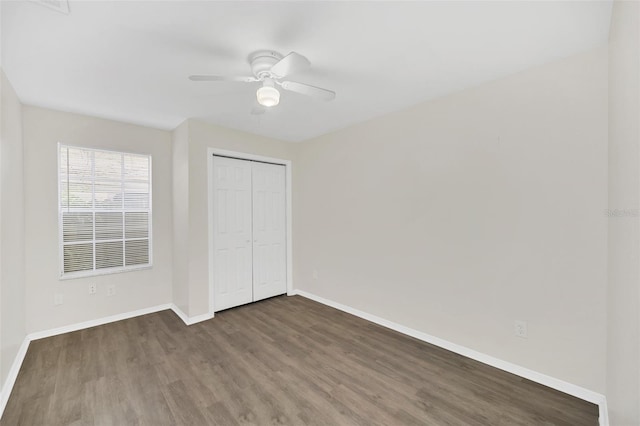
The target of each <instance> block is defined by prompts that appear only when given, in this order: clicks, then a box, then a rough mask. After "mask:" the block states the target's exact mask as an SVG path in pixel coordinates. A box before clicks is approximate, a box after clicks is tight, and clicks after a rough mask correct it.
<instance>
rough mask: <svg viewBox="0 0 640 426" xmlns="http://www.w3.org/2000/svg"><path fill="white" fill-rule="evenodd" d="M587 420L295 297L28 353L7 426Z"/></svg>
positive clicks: (58, 341)
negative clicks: (190, 321) (201, 319)
mask: <svg viewBox="0 0 640 426" xmlns="http://www.w3.org/2000/svg"><path fill="white" fill-rule="evenodd" d="M597 418H598V407H597V406H596V405H593V404H590V403H587V402H585V401H582V400H579V399H577V398H573V397H570V396H568V395H565V394H562V393H560V392H557V391H554V390H552V389H549V388H546V387H544V386H541V385H538V384H536V383H533V382H531V381H528V380H525V379H522V378H519V377H517V376H514V375H512V374H509V373H505V372H503V371H500V370H497V369H495V368H492V367H489V366H486V365H484V364H481V363H478V362H476V361H473V360H470V359H467V358H465V357H462V356H459V355H456V354H454V353H451V352H448V351H446V350H443V349H440V348H438V347H435V346H432V345H429V344H426V343H424V342H420V341H418V340H416V339H413V338H411V337H407V336H404V335H402V334H399V333H396V332H394V331H391V330H388V329H386V328H384V327H380V326H378V325H375V324H372V323H370V322H368V321H364V320H362V319H360V318H357V317H354V316H351V315H348V314H346V313H343V312H340V311H337V310H335V309H332V308H329V307H326V306H323V305H321V304H318V303H316V302H313V301H310V300H307V299H304V298H302V297H299V296H294V297H286V296H282V297H276V298H272V299H268V300H264V301H262V302H258V303H254V304H251V305H246V306H243V307H239V308H235V309H230V310H228V311H224V312H220V313H218V314H216V317H215V318H214V319H213V320H209V321H205V322H202V323H199V324H195V325H192V326H190V327H187V326H185V325H184V324H183V323H182V322H181V321H180V319H179V318H178V317H177V316H176V315H175V314H174V313H173V312H171V311H163V312H158V313H154V314H150V315H145V316H141V317H137V318H133V319H129V320H124V321H119V322H116V323H112V324H107V325H103V326H99V327H94V328H91V329H86V330H81V331H77V332H73V333H68V334H64V335H60V336H55V337H50V338H47V339H42V340H37V341H34V342H32V343H31V346H30V347H29V351H28V353H27V356H26V358H25V361H24V364H23V365H22V369H21V370H20V373H19V376H18V379H17V382H16V384H15V387H14V389H13V393H12V395H11V398H10V399H9V402H8V404H7V407H6V410H5V412H4V415H3V417H2V420H0V425H2V426H10V425H11V426H13V425H118V426H121V425H153V426H158V425H225V426H227V425H244V424H260V425H268V424H289V425H306V424H314V425H405V424H406V425H572V426H576V425H589V426H594V425H597V424H598V420H597Z"/></svg>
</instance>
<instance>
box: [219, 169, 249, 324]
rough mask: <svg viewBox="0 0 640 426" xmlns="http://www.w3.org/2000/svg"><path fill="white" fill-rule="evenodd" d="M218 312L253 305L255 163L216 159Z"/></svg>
mask: <svg viewBox="0 0 640 426" xmlns="http://www.w3.org/2000/svg"><path fill="white" fill-rule="evenodd" d="M213 171H214V179H213V197H214V198H213V206H214V212H213V214H214V218H213V239H214V240H213V247H214V254H213V269H214V270H213V273H214V281H213V282H214V311H220V310H222V309H227V308H231V307H233V306H238V305H243V304H245V303H250V302H251V301H253V276H252V265H253V254H252V249H253V247H252V232H251V231H252V230H251V227H252V223H251V222H252V221H251V215H252V213H251V210H252V201H251V197H252V191H251V185H252V183H251V174H252V172H251V163H250V162H248V161H242V160H236V159H231V158H224V157H214V159H213Z"/></svg>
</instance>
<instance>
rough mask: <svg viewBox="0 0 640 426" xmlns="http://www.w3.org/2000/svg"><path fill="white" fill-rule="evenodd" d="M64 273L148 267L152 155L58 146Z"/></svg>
mask: <svg viewBox="0 0 640 426" xmlns="http://www.w3.org/2000/svg"><path fill="white" fill-rule="evenodd" d="M58 164H59V175H58V198H59V200H58V201H59V202H58V205H59V212H58V221H59V234H60V276H61V278H74V277H79V276H88V275H98V274H106V273H113V272H122V271H127V270H132V269H139V268H144V267H150V266H151V264H152V252H151V156H149V155H140V154H129V153H124V152H114V151H103V150H96V149H87V148H79V147H73V146H65V145H59V153H58Z"/></svg>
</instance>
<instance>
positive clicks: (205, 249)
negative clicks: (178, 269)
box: [173, 120, 292, 317]
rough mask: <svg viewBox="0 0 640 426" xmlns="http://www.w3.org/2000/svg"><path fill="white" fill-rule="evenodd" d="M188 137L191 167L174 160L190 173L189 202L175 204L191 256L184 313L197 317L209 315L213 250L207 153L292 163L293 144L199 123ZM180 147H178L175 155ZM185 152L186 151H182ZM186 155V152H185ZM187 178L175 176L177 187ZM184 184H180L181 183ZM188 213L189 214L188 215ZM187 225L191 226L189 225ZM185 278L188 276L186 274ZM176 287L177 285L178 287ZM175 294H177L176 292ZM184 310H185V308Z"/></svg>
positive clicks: (191, 125)
mask: <svg viewBox="0 0 640 426" xmlns="http://www.w3.org/2000/svg"><path fill="white" fill-rule="evenodd" d="M187 125H188V134H187V136H186V139H188V151H189V152H188V165H187V166H185V165H184V164H176V161H177V162H179V163H180V162H183V160H180V159H174V168H175V169H176V170H178V168H180V170H184V169H186V170H188V174H189V184H188V188H187V190H186V191H185V192H187V191H188V194H189V195H188V198H189V202H188V203H184V200H183V199H179V198H176V199H175V200H174V209H177V210H180V213H179V218H180V219H179V218H178V213H176V220H178V221H180V222H182V223H176V220H174V226H176V227H177V228H179V229H181V230H182V231H180V232H184V229H185V227H186V229H188V240H187V244H188V247H187V250H186V251H187V253H188V261H187V264H188V270H187V273H186V276H187V277H188V278H187V280H188V283H189V284H188V291H187V294H188V309H187V310H184V309H183V311H184V312H185V313H186V314H187V315H189V316H191V317H193V316H197V315H202V314H206V313H208V311H209V258H208V256H209V246H208V226H209V225H208V216H207V214H208V196H209V194H208V182H207V179H208V177H207V158H208V157H207V149H208V148H218V149H224V150H229V151H236V152H243V153H251V154H256V155H264V156H267V157H275V158H282V159H286V160H288V159H291V148H290V147H291V146H292V145H291V144H290V143H287V142H281V141H277V140H273V139H268V138H264V137H261V136H255V135H250V134H247V133H243V132H239V131H235V130H231V129H225V128H222V127H219V126H215V125H212V124H208V123H204V122H202V121H198V120H189V121H188V122H187ZM183 126H184V124H183V125H182V126H180V127H179V128H178V129H176V131H174V136H173V141H174V144H180V146H182V144H183V143H184V142H183V141H184V139H185V136H184V133H183V132H184V128H183ZM176 149H177V147H176V146H174V152H175V151H176ZM179 149H183V148H179ZM183 153H184V152H183ZM181 158H182V157H181ZM183 179H184V176H178V175H176V176H174V185H178V186H180V187H183V186H184V185H183V183H181V182H183ZM177 181H180V182H177ZM185 210H186V211H185ZM184 221H187V222H188V223H187V224H186V225H185V224H184ZM182 275H185V274H184V272H182ZM174 286H175V284H174ZM174 294H176V290H175V288H174ZM181 309H182V308H181Z"/></svg>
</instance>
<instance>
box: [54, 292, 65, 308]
mask: <svg viewBox="0 0 640 426" xmlns="http://www.w3.org/2000/svg"><path fill="white" fill-rule="evenodd" d="M63 303H64V296H63V294H62V293H56V294H54V295H53V306H60V305H62V304H63Z"/></svg>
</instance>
